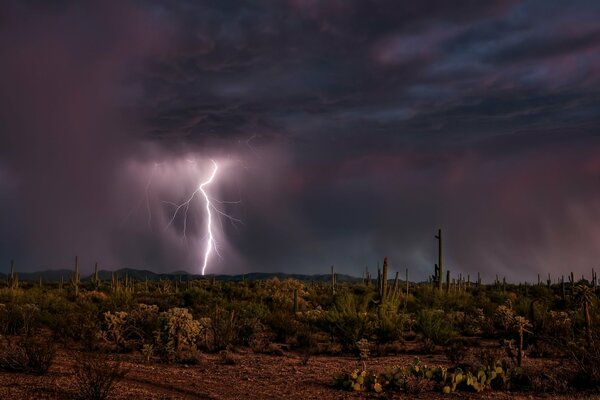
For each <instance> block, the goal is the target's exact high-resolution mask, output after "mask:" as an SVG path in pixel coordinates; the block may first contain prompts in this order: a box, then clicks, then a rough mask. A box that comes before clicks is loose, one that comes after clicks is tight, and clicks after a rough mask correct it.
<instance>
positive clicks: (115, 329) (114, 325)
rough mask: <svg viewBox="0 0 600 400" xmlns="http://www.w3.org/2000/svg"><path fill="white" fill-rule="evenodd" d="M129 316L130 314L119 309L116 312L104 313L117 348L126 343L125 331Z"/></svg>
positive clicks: (111, 337)
mask: <svg viewBox="0 0 600 400" xmlns="http://www.w3.org/2000/svg"><path fill="white" fill-rule="evenodd" d="M127 317H128V314H127V312H125V311H117V312H115V313H114V314H113V313H111V312H110V311H109V312H105V313H104V320H105V321H106V324H107V325H108V331H109V334H110V339H111V340H112V341H113V343H114V344H115V346H116V347H117V348H119V347H120V346H122V345H123V344H124V333H125V324H126V322H127Z"/></svg>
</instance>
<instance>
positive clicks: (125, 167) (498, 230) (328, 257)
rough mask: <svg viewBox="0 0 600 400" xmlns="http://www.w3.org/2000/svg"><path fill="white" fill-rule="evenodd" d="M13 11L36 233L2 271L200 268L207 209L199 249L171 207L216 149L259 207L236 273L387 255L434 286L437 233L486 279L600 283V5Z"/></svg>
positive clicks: (1, 161)
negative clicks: (585, 277)
mask: <svg viewBox="0 0 600 400" xmlns="http://www.w3.org/2000/svg"><path fill="white" fill-rule="evenodd" d="M0 15H1V17H0V18H1V20H2V23H1V24H0V29H2V32H3V35H2V36H1V37H2V39H0V55H1V56H2V58H3V59H7V60H9V61H8V62H6V63H3V65H2V66H0V76H1V78H0V79H1V81H0V83H1V84H2V87H3V91H2V92H1V93H2V94H0V106H1V109H0V115H1V118H0V128H1V129H2V130H3V131H5V132H9V134H7V135H2V138H1V139H0V145H1V146H2V148H1V149H0V178H1V177H2V176H7V177H10V180H11V182H12V183H11V184H5V185H4V186H3V185H2V181H0V193H7V194H8V193H10V196H8V195H7V197H6V198H5V200H3V201H1V202H0V205H3V206H6V209H7V210H12V212H11V214H13V215H12V216H11V218H13V220H10V221H11V222H10V225H14V226H18V227H19V229H17V231H18V234H17V235H16V239H15V237H12V238H11V239H10V241H5V240H2V243H3V247H2V248H0V250H1V254H4V255H6V257H5V258H8V257H9V255H8V254H9V253H16V254H17V256H20V257H21V258H24V259H26V260H29V261H27V262H28V263H29V265H30V266H31V268H35V267H37V266H41V265H42V264H44V265H45V264H51V265H57V264H58V263H59V262H60V260H63V259H70V256H71V255H72V253H74V252H80V253H81V254H84V253H85V254H88V257H89V258H99V259H100V260H102V261H103V262H104V263H108V264H112V265H114V266H122V265H131V266H147V267H151V268H154V269H164V270H168V269H181V268H186V269H189V270H192V269H194V268H196V267H197V263H198V260H199V257H200V252H199V251H198V248H199V247H201V246H202V244H201V242H200V240H201V239H202V232H201V229H200V227H201V226H202V223H203V221H204V220H203V216H202V214H201V213H199V212H197V210H196V212H193V213H192V214H191V216H190V226H189V229H190V236H189V238H188V240H187V241H183V240H182V239H181V233H182V227H183V225H182V220H181V219H180V218H179V217H178V218H176V220H175V222H174V224H173V226H172V227H171V228H170V229H165V226H164V225H166V224H167V223H168V221H169V218H170V216H171V214H172V211H173V210H172V208H170V206H169V205H168V204H167V205H165V204H166V203H165V201H168V202H178V201H181V200H183V199H184V198H185V196H186V195H189V190H190V188H193V187H194V186H195V185H197V179H198V175H202V176H204V175H203V172H204V169H203V168H204V167H202V168H201V166H205V164H204V163H205V162H206V160H207V159H208V158H215V159H218V160H219V162H221V163H223V165H224V166H225V165H226V168H224V170H223V175H222V176H221V177H220V179H221V180H220V181H219V185H217V186H215V187H214V188H212V189H213V190H214V191H215V192H216V193H215V195H218V198H221V199H223V200H232V199H233V200H241V203H239V202H233V203H224V204H221V205H220V207H222V209H223V210H224V211H227V212H229V213H232V214H234V215H235V216H236V218H240V219H241V220H242V221H243V224H232V223H231V221H227V220H226V219H224V220H223V224H222V228H223V230H222V234H221V236H220V239H221V246H222V247H221V252H222V255H223V258H222V259H220V260H218V261H217V260H215V265H214V268H215V269H218V270H220V271H225V272H239V271H249V270H271V271H274V270H278V271H281V270H283V271H300V272H322V271H324V270H325V267H326V266H327V265H330V264H336V265H338V267H339V269H340V270H342V271H345V272H349V273H353V274H358V273H359V271H361V270H362V268H364V266H365V265H366V264H368V265H371V266H373V265H374V264H375V262H376V260H377V259H381V258H382V257H383V256H384V255H388V256H390V259H391V260H392V263H393V265H394V267H396V268H404V267H409V268H410V269H411V270H413V271H414V276H417V277H419V278H425V276H427V275H428V274H429V273H430V270H431V265H432V264H433V262H434V258H435V241H434V240H433V233H434V232H435V230H436V229H437V228H438V227H442V228H443V229H444V230H445V232H447V235H448V241H447V245H448V249H447V254H448V265H449V266H451V269H452V270H453V271H456V272H464V273H471V274H473V275H474V274H475V273H476V272H477V271H479V272H481V273H483V274H484V276H486V277H488V278H491V277H493V275H494V274H495V273H502V274H507V276H509V277H510V278H511V279H515V280H517V279H521V277H523V278H525V277H527V278H531V277H533V276H535V274H537V272H538V271H540V272H545V271H552V272H553V273H558V272H559V271H561V270H562V269H564V268H566V267H567V264H569V265H568V268H570V269H573V270H575V271H576V272H578V273H580V272H584V271H587V269H589V268H591V267H592V266H593V265H592V264H593V262H594V260H595V259H597V258H598V256H599V255H600V254H598V252H597V251H596V250H595V248H594V243H595V242H596V241H597V236H598V235H599V234H600V232H599V231H598V229H596V228H595V224H594V223H593V222H594V221H595V219H596V218H598V216H599V215H598V212H599V210H598V209H597V207H596V206H595V204H596V203H597V202H598V200H599V197H600V192H599V191H598V190H597V187H596V186H597V185H596V183H597V178H598V173H599V172H598V171H599V168H598V165H597V162H596V161H595V159H596V158H597V156H598V154H597V152H596V150H595V149H597V148H598V140H599V139H598V137H597V132H599V128H600V112H599V110H598V107H597V106H596V105H597V104H598V102H599V101H600V92H599V90H598V89H597V88H598V87H599V86H598V83H600V56H599V55H598V54H600V53H599V52H598V48H599V47H600V37H599V36H598V30H597V27H596V25H597V22H596V21H597V19H598V17H599V16H600V10H599V9H598V6H597V2H588V1H576V2H572V3H570V5H569V6H568V7H566V6H564V4H563V3H562V2H554V1H537V0H527V1H501V0H498V1H488V2H481V1H471V0H465V1H454V2H447V1H437V0H434V1H420V2H417V3H414V2H398V1H395V0H379V1H376V0H372V1H337V0H332V1H324V0H289V1H276V0H272V1H269V0H264V1H263V0H255V1H250V0H235V1H227V2H224V1H175V2H163V1H150V2H126V3H124V5H122V6H119V7H113V6H109V5H106V4H104V3H101V2H92V3H89V4H88V3H86V4H85V5H82V4H80V3H77V2H63V3H56V5H54V6H52V7H48V6H46V5H43V4H42V3H39V4H38V3H30V2H25V3H19V2H14V3H9V4H8V5H7V6H4V7H3V10H2V12H1V13H0ZM15 49H16V50H15ZM192 161H193V162H195V164H194V163H192V164H189V162H192ZM156 165H159V166H158V167H157V166H156ZM3 171H4V175H2V172H3ZM153 171H154V172H153ZM152 174H154V175H152ZM150 176H153V180H154V182H153V183H152V184H151V185H150V184H149V182H150V180H149V178H150ZM6 180H7V181H8V179H6ZM39 193H43V194H44V196H43V197H41V196H40V195H39ZM145 193H149V196H148V199H147V200H145ZM3 209H4V208H3ZM150 214H151V215H152V218H151V221H149V215H150ZM126 215H127V216H128V217H127V218H125V219H126V222H123V217H124V216H126ZM82 226H83V227H86V229H81V227H82ZM0 234H1V235H2V238H3V239H4V238H5V237H8V236H9V234H8V233H6V232H4V231H2V232H0ZM4 243H11V244H10V245H4ZM28 247H35V249H36V252H35V253H31V254H28V253H27V251H25V250H23V249H26V248H28ZM78 249H80V250H78ZM11 250H12V251H11ZM11 256H12V255H11ZM523 271H527V273H526V274H525V275H523Z"/></svg>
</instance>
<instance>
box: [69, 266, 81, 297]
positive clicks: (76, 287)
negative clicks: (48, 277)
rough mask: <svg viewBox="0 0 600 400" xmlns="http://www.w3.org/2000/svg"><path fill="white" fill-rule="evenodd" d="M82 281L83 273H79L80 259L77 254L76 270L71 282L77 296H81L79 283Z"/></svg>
mask: <svg viewBox="0 0 600 400" xmlns="http://www.w3.org/2000/svg"><path fill="white" fill-rule="evenodd" d="M80 283H81V275H80V274H79V259H78V258H77V256H75V271H73V275H72V276H71V284H72V285H73V289H74V290H75V296H76V297H77V296H79V284H80Z"/></svg>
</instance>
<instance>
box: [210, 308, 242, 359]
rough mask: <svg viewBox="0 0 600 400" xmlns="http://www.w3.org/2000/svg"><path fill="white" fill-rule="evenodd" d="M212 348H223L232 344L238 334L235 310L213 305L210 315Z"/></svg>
mask: <svg viewBox="0 0 600 400" xmlns="http://www.w3.org/2000/svg"><path fill="white" fill-rule="evenodd" d="M209 329H210V331H211V333H212V339H213V344H212V350H223V349H226V348H227V347H229V346H231V345H233V344H234V342H235V340H236V338H237V336H238V333H239V331H238V320H237V315H236V312H235V310H226V309H224V308H222V307H215V309H214V310H213V312H212V314H211V317H210V326H209Z"/></svg>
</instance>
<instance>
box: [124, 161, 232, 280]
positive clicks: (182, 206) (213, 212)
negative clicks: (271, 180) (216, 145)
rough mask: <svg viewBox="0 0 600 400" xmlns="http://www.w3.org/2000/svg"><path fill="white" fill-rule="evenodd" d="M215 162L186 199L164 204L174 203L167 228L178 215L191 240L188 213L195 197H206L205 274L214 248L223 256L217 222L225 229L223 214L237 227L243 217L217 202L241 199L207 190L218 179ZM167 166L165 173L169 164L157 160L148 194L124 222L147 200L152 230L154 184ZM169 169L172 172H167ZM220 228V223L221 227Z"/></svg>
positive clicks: (185, 233)
mask: <svg viewBox="0 0 600 400" xmlns="http://www.w3.org/2000/svg"><path fill="white" fill-rule="evenodd" d="M210 161H211V163H212V168H211V171H210V174H209V176H208V177H207V178H206V179H205V180H204V181H200V183H199V184H198V186H196V189H195V190H194V191H193V192H192V193H191V194H190V195H189V196H188V197H187V198H185V200H184V201H183V202H182V203H175V202H172V201H165V200H163V201H161V203H163V204H167V205H169V206H170V207H172V211H171V212H168V215H167V216H166V217H167V219H168V221H167V223H166V225H165V228H164V229H165V230H167V229H169V228H170V227H171V226H172V225H173V224H174V223H175V221H176V220H177V218H178V215H179V216H180V217H179V220H180V221H181V223H182V228H181V234H182V236H183V239H184V241H185V242H186V244H187V243H188V242H187V234H188V225H189V224H188V213H189V211H190V208H194V203H192V202H193V201H194V199H196V198H199V199H201V200H203V208H204V210H205V213H206V218H205V219H204V221H205V222H204V225H205V231H206V234H205V236H203V237H202V238H199V240H200V241H201V242H202V245H201V246H202V249H203V250H202V256H201V259H202V261H201V262H202V275H204V274H205V272H206V268H207V266H208V263H209V261H210V258H211V255H212V253H213V251H214V253H215V254H216V255H217V256H219V257H221V254H220V252H219V245H218V243H217V241H216V238H215V222H216V221H218V222H219V224H220V227H221V229H223V223H222V217H225V218H227V219H228V220H229V221H230V222H231V223H232V224H233V226H234V227H237V226H236V224H238V223H239V224H242V221H241V220H239V219H237V218H234V217H232V216H231V215H228V214H227V213H225V212H224V211H222V210H221V209H219V207H218V206H217V204H220V205H227V204H240V203H241V201H239V200H238V201H221V200H218V199H215V198H213V197H211V196H210V195H209V193H208V192H207V188H208V186H210V185H211V184H213V183H214V182H215V179H216V177H217V172H218V171H219V166H218V165H217V163H216V162H215V161H214V160H210ZM188 163H190V164H191V166H192V169H191V170H188V171H192V170H193V171H194V172H193V173H194V174H195V173H197V169H196V162H195V161H194V160H188ZM159 166H160V167H164V168H163V169H162V170H161V171H162V173H165V172H166V171H168V169H167V168H168V166H165V165H163V164H158V163H155V164H154V166H153V169H152V171H151V173H150V174H149V177H148V180H147V182H146V184H145V186H144V196H143V197H142V198H141V199H140V200H139V201H138V203H137V204H136V205H135V206H134V207H133V208H132V209H131V210H130V211H129V213H128V214H127V216H126V217H125V219H124V221H123V223H125V222H126V221H127V220H128V219H129V218H130V217H131V215H132V214H133V213H134V211H135V210H136V209H140V208H142V206H143V204H144V203H145V208H146V212H147V221H146V223H147V225H148V228H149V229H150V231H152V223H153V218H152V209H153V207H152V204H151V203H152V202H151V193H150V192H151V187H153V186H154V180H155V179H161V180H162V181H164V179H165V178H164V176H163V177H162V178H161V175H159V174H157V172H158V167H159ZM167 173H168V172H167ZM158 187H159V189H158V190H160V188H161V184H160V181H159V184H158ZM162 187H163V188H164V184H163V185H162ZM217 229H218V227H217Z"/></svg>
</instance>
